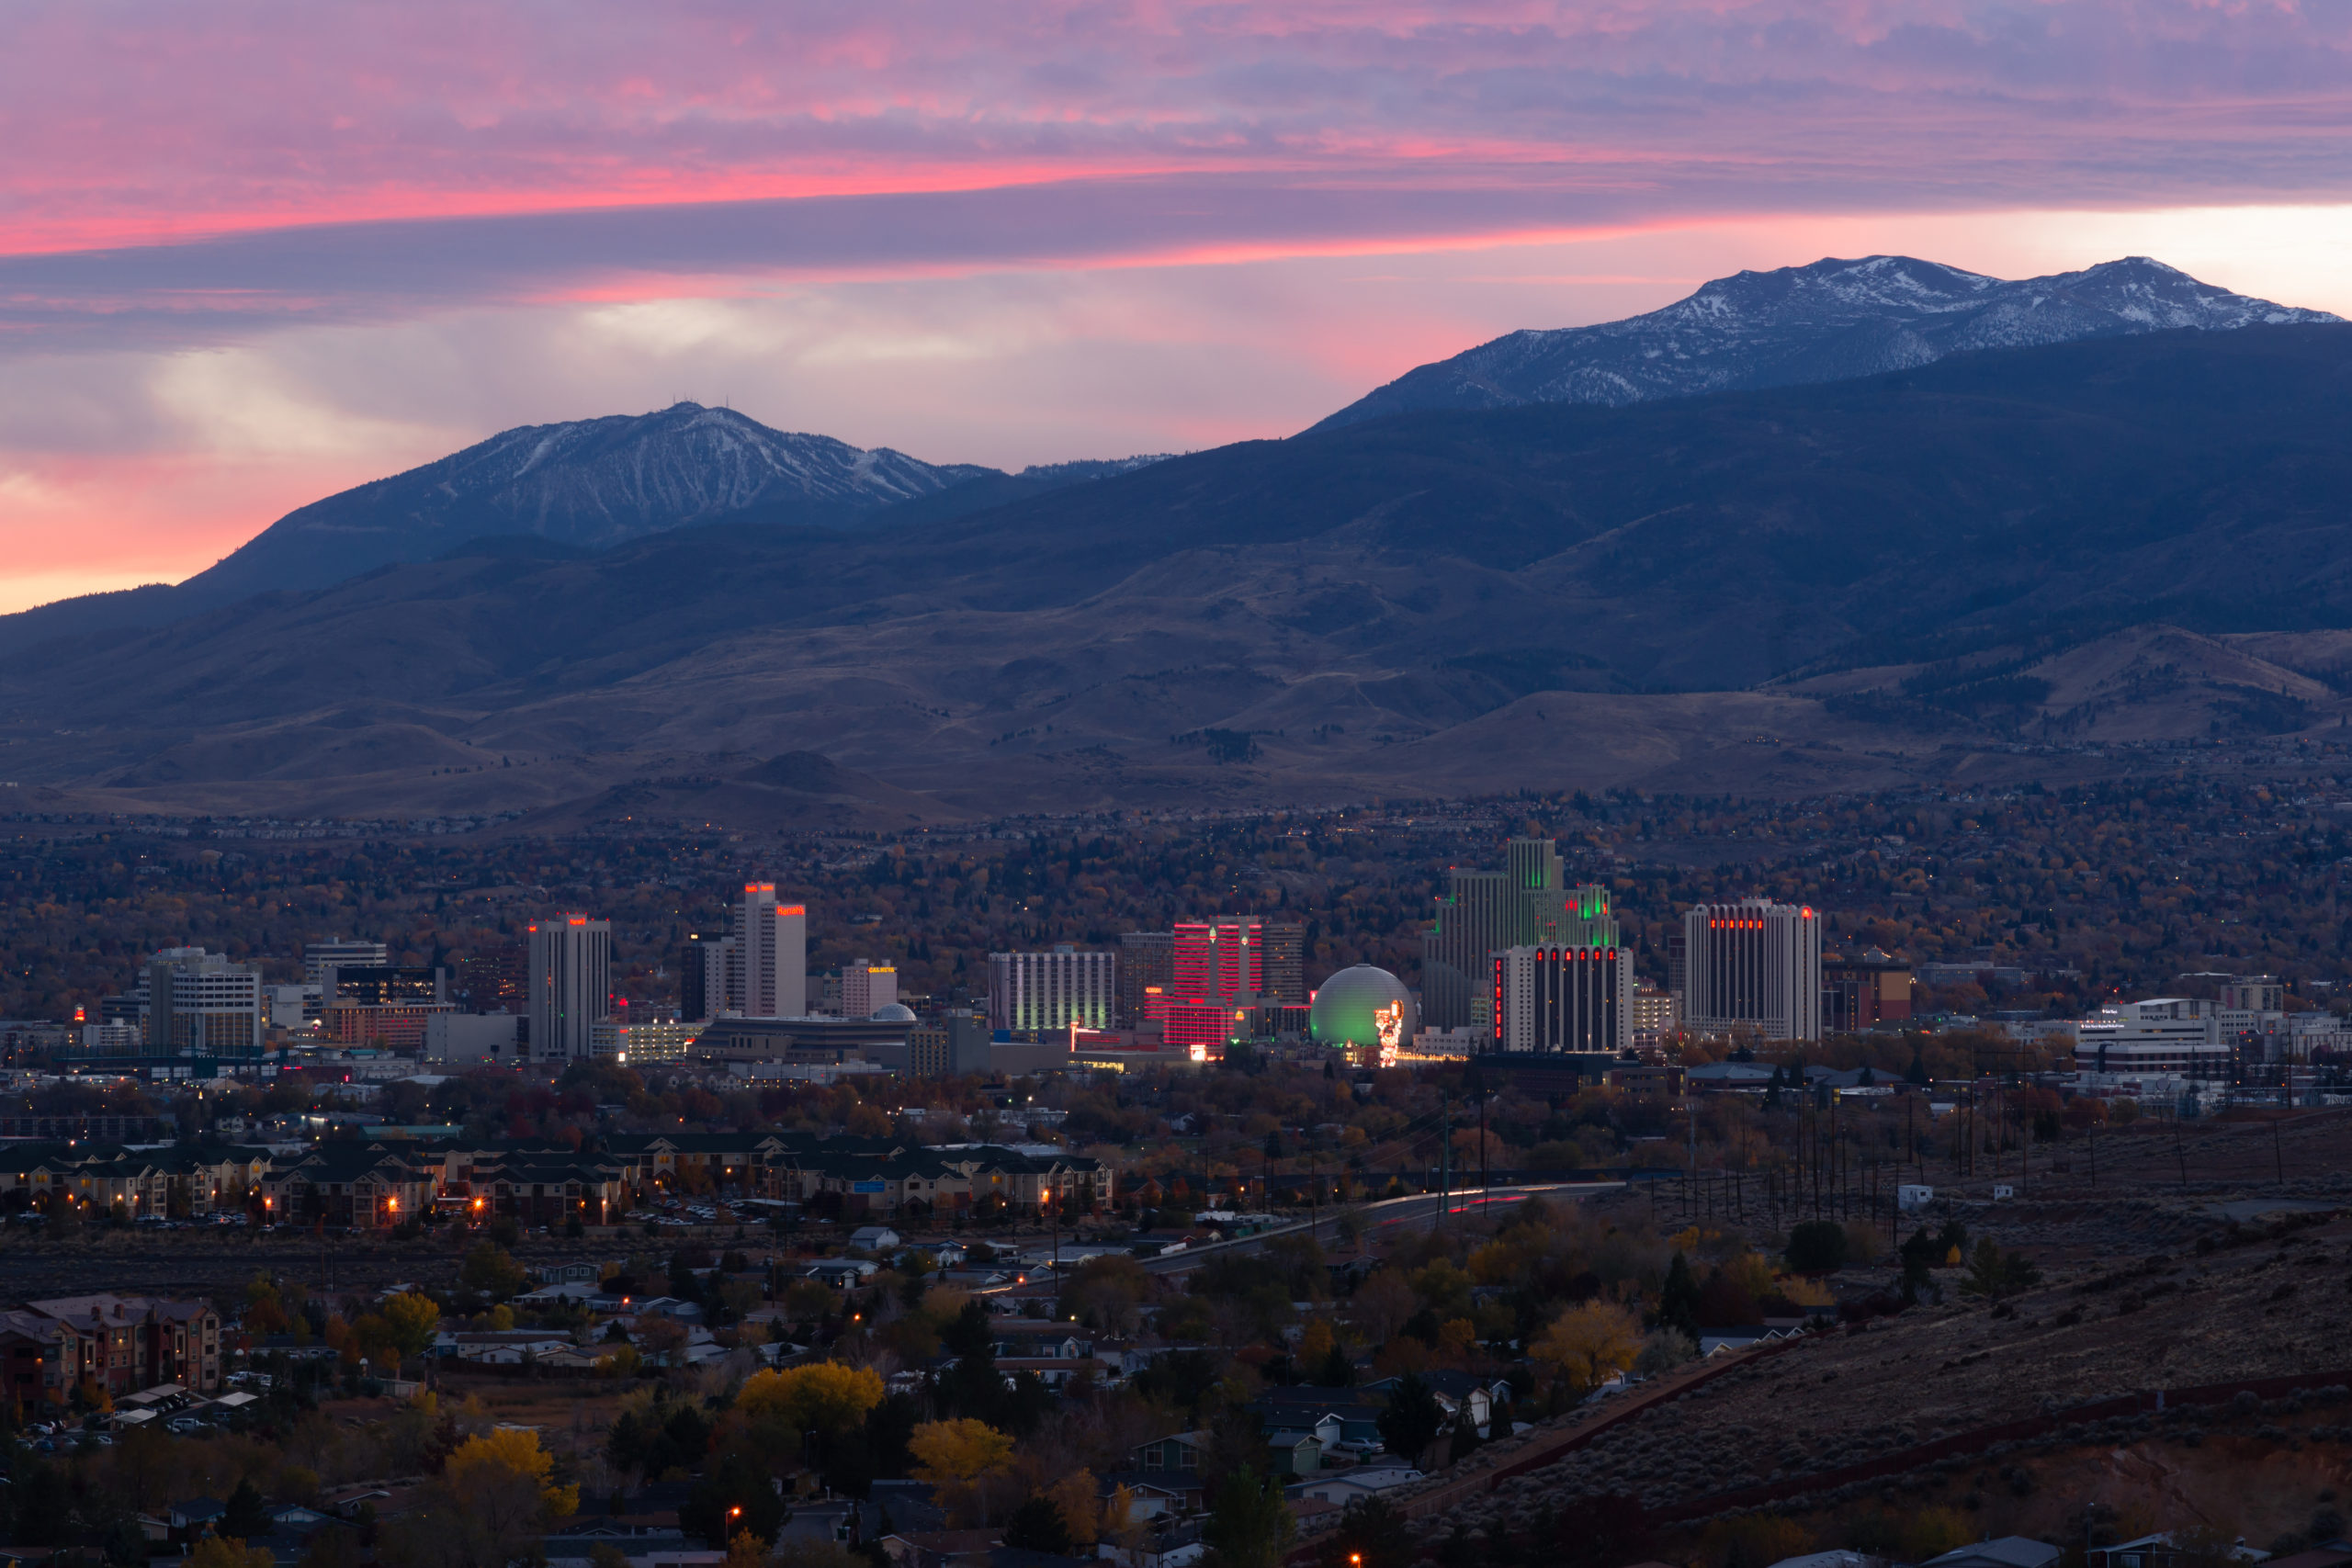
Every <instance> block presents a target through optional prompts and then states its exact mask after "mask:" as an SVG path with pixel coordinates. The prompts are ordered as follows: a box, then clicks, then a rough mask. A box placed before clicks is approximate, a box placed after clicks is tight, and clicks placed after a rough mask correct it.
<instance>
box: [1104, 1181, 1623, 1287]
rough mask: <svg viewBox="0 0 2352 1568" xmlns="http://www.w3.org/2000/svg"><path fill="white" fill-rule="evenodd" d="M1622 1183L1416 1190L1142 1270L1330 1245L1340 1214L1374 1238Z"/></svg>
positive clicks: (1163, 1259)
mask: <svg viewBox="0 0 2352 1568" xmlns="http://www.w3.org/2000/svg"><path fill="white" fill-rule="evenodd" d="M1624 1185H1625V1184H1624V1183H1623V1182H1622V1181H1547V1182H1535V1183H1530V1184H1529V1185H1527V1186H1524V1187H1487V1188H1478V1187H1473V1188H1468V1189H1465V1190H1461V1191H1458V1192H1452V1193H1447V1194H1443V1195H1440V1194H1438V1193H1435V1192H1419V1193H1415V1194H1413V1195H1411V1196H1409V1197H1404V1198H1383V1199H1381V1200H1380V1201H1377V1202H1372V1203H1358V1204H1355V1205H1352V1206H1351V1207H1349V1208H1346V1209H1340V1210H1335V1211H1333V1212H1332V1213H1329V1214H1327V1215H1326V1216H1324V1217H1323V1218H1322V1219H1320V1220H1317V1221H1313V1222H1308V1221H1306V1220H1301V1221H1299V1222H1298V1223H1297V1224H1288V1225H1277V1226H1275V1227H1274V1228H1273V1229H1272V1230H1267V1231H1260V1232H1259V1233H1258V1234H1257V1235H1248V1236H1242V1237H1239V1238H1238V1239H1236V1240H1233V1241H1216V1242H1211V1243H1209V1244H1208V1245H1207V1246H1205V1247H1187V1248H1186V1249H1185V1250H1184V1251H1182V1252H1178V1253H1172V1254H1162V1255H1161V1256H1160V1257H1158V1258H1145V1259H1144V1260H1143V1267H1144V1270H1145V1272H1147V1273H1151V1274H1182V1273H1186V1272H1188V1271H1190V1270H1192V1269H1197V1268H1199V1267H1200V1266H1201V1265H1202V1264H1204V1263H1205V1262H1207V1261H1208V1260H1209V1259H1210V1258H1220V1257H1227V1256H1230V1255H1233V1254H1237V1253H1238V1254H1248V1253H1251V1252H1255V1251H1257V1250H1258V1249H1259V1248H1261V1247H1264V1246H1265V1245H1266V1244H1267V1243H1268V1242H1270V1241H1273V1240H1275V1239H1277V1238H1279V1237H1282V1236H1290V1235H1307V1234H1308V1233H1309V1232H1310V1231H1311V1232H1312V1233H1313V1235H1314V1236H1315V1239H1316V1240H1317V1241H1318V1242H1322V1243H1327V1244H1328V1243H1329V1242H1332V1241H1335V1240H1337V1239H1338V1238H1339V1234H1340V1219H1341V1218H1342V1217H1344V1216H1353V1218H1354V1219H1355V1222H1356V1224H1358V1225H1360V1226H1362V1227H1363V1234H1364V1235H1367V1236H1372V1235H1378V1234H1379V1233H1380V1232H1382V1231H1385V1230H1391V1229H1394V1228H1396V1227H1397V1226H1402V1225H1410V1224H1422V1225H1427V1224H1430V1223H1431V1222H1432V1221H1433V1220H1435V1219H1436V1217H1437V1214H1438V1211H1439V1209H1440V1208H1441V1207H1442V1208H1443V1209H1444V1210H1445V1212H1446V1215H1447V1217H1448V1218H1449V1219H1451V1218H1452V1217H1453V1216H1454V1215H1459V1214H1466V1215H1477V1214H1479V1213H1482V1212H1483V1211H1485V1210H1487V1209H1488V1208H1490V1207H1491V1208H1502V1207H1506V1206H1508V1205H1510V1204H1513V1203H1524V1202H1526V1201H1527V1200H1529V1199H1530V1198H1534V1197H1538V1196H1543V1195H1548V1194H1553V1193H1564V1194H1566V1195H1568V1196H1570V1197H1576V1198H1585V1197H1589V1196H1591V1195H1592V1194H1594V1193H1596V1192H1612V1191H1615V1190H1617V1189H1619V1188H1621V1187H1623V1186H1624Z"/></svg>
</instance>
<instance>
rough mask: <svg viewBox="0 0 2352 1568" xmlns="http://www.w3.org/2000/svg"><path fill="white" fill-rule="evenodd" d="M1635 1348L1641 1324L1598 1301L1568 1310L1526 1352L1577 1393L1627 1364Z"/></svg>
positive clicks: (1638, 1347)
mask: <svg viewBox="0 0 2352 1568" xmlns="http://www.w3.org/2000/svg"><path fill="white" fill-rule="evenodd" d="M1641 1350H1642V1325H1641V1321H1640V1320H1639V1319H1638V1318H1636V1317H1634V1314H1632V1313H1630V1312H1628V1311H1626V1310H1625V1309H1624V1308H1623V1307H1622V1306H1619V1305H1617V1304H1616V1303H1614V1302H1600V1301H1594V1302H1587V1303H1584V1305H1582V1306H1577V1307H1570V1308H1569V1309H1568V1310H1567V1311H1566V1312H1564V1313H1562V1314H1560V1315H1559V1316H1558V1317H1557V1318H1555V1319H1554V1320H1553V1323H1552V1325H1551V1326H1550V1327H1549V1328H1546V1329H1545V1330H1544V1332H1543V1333H1542V1334H1540V1335H1538V1336H1537V1337H1536V1338H1535V1342H1534V1343H1533V1344H1532V1345H1530V1346H1528V1348H1527V1353H1528V1354H1529V1355H1530V1356H1532V1357H1533V1358H1534V1359H1537V1360H1539V1361H1542V1362H1544V1363H1545V1364H1547V1365H1548V1366H1550V1367H1551V1368H1552V1369H1553V1370H1554V1371H1555V1372H1556V1373H1557V1374H1558V1375H1559V1377H1560V1378H1561V1380H1562V1381H1563V1382H1566V1383H1567V1385H1568V1386H1569V1388H1570V1389H1572V1390H1574V1391H1575V1392H1576V1393H1579V1394H1585V1393H1591V1392H1592V1391H1593V1390H1594V1389H1596V1388H1599V1387H1600V1385H1601V1384H1602V1383H1605V1382H1608V1381H1609V1380H1610V1379H1611V1377H1613V1376H1615V1375H1616V1374H1617V1373H1619V1372H1622V1371H1626V1370H1627V1369H1628V1368H1630V1367H1631V1366H1633V1364H1634V1357H1635V1356H1638V1355H1640V1354H1641Z"/></svg>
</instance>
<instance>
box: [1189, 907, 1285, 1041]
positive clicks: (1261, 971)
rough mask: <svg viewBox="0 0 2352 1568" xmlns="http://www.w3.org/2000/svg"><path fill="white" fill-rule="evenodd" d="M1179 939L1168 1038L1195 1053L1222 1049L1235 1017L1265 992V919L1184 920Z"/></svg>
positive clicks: (1231, 1035)
mask: <svg viewBox="0 0 2352 1568" xmlns="http://www.w3.org/2000/svg"><path fill="white" fill-rule="evenodd" d="M1175 938H1176V940H1175V944H1174V945H1175V953H1174V961H1173V963H1172V964H1171V965H1170V968H1171V970H1172V973H1171V975H1170V980H1169V987H1168V992H1169V994H1168V1004H1167V1008H1168V1013H1167V1017H1168V1025H1167V1032H1166V1034H1165V1036H1164V1038H1165V1039H1166V1040H1167V1043H1168V1044H1169V1046H1170V1048H1171V1049H1175V1048H1181V1049H1183V1050H1186V1051H1188V1052H1191V1053H1193V1055H1196V1056H1197V1055H1202V1054H1204V1053H1205V1052H1208V1051H1215V1050H1222V1049H1223V1048H1224V1046H1225V1043H1226V1042H1227V1040H1230V1039H1231V1038H1232V1037H1233V1031H1234V1021H1235V1015H1236V1014H1237V1013H1239V1012H1241V1011H1243V1010H1246V1009H1247V1008H1249V1007H1250V1004H1251V1003H1252V1002H1254V1001H1255V1000H1256V999H1257V998H1259V997H1260V996H1261V994H1262V993H1263V992H1264V990H1265V987H1266V962H1265V948H1266V927H1265V922H1264V921H1262V920H1242V919H1231V920H1182V921H1179V922H1178V923H1177V926H1176V931H1175Z"/></svg>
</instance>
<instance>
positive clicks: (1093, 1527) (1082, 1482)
mask: <svg viewBox="0 0 2352 1568" xmlns="http://www.w3.org/2000/svg"><path fill="white" fill-rule="evenodd" d="M1042 1495H1043V1496H1044V1497H1045V1499H1046V1501H1047V1502H1049V1503H1051V1504H1052V1505H1053V1506H1054V1509H1055V1511H1056V1512H1057V1513H1059V1514H1060V1515H1061V1517H1062V1523H1063V1524H1065V1525H1067V1526H1069V1538H1070V1540H1074V1541H1076V1542H1078V1543H1079V1544H1080V1545H1081V1546H1091V1545H1092V1544H1093V1543H1094V1542H1096V1541H1098V1540H1102V1539H1103V1518H1104V1510H1103V1504H1102V1501H1101V1499H1100V1498H1099V1497H1098V1496H1097V1495H1096V1489H1095V1485H1094V1477H1093V1475H1092V1474H1091V1473H1090V1472H1086V1471H1083V1470H1073V1471H1071V1472H1069V1474H1068V1475H1065V1476H1063V1477H1062V1478H1061V1479H1060V1480H1059V1481H1057V1482H1055V1483H1053V1484H1052V1485H1051V1486H1048V1487H1046V1490H1045V1492H1044V1493H1043V1494H1042ZM1123 1517H1124V1516H1123Z"/></svg>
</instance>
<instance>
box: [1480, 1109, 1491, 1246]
mask: <svg viewBox="0 0 2352 1568" xmlns="http://www.w3.org/2000/svg"><path fill="white" fill-rule="evenodd" d="M1490 1201H1492V1200H1490V1199H1489V1198H1488V1197H1487V1085H1486V1082H1485V1080H1483V1079H1481V1080H1480V1081H1479V1084H1478V1205H1479V1208H1480V1211H1481V1212H1482V1213H1483V1212H1484V1210H1485V1208H1486V1205H1487V1203H1488V1202H1490Z"/></svg>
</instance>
